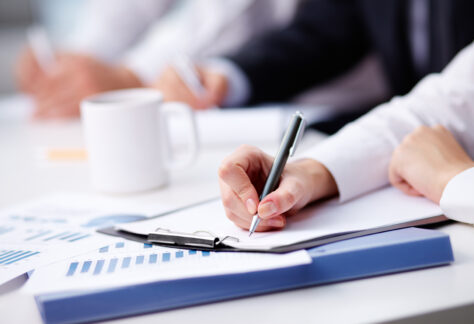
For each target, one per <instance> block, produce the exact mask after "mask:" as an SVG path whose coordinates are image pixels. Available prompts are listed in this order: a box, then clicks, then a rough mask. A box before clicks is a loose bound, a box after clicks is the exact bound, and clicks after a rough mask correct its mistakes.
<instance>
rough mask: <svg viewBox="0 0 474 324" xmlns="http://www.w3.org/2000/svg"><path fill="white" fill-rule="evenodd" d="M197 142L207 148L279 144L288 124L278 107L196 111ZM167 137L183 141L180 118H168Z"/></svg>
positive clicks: (174, 141) (177, 142) (178, 142)
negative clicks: (223, 145)
mask: <svg viewBox="0 0 474 324" xmlns="http://www.w3.org/2000/svg"><path fill="white" fill-rule="evenodd" d="M195 116H196V124H197V131H198V136H199V141H200V143H201V144H202V145H205V146H206V147H210V146H211V147H212V146H214V145H222V144H225V145H226V146H227V147H228V146H229V145H232V144H235V145H240V144H249V145H258V144H278V142H279V141H280V140H281V136H282V134H283V132H284V130H285V127H286V125H285V123H286V122H287V120H285V119H286V115H285V114H284V111H283V110H282V109H280V108H242V109H210V110H205V111H197V112H195ZM170 122H171V124H170V127H168V129H169V131H170V133H171V134H170V138H171V140H172V142H173V143H175V144H178V145H179V144H182V143H184V142H185V138H184V134H185V133H186V132H185V131H184V130H183V129H182V128H183V127H182V125H180V120H179V118H176V119H173V118H172V119H171V120H170Z"/></svg>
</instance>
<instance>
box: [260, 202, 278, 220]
mask: <svg viewBox="0 0 474 324" xmlns="http://www.w3.org/2000/svg"><path fill="white" fill-rule="evenodd" d="M276 212H277V208H276V206H275V204H274V203H272V202H271V201H269V202H266V203H264V204H263V205H260V206H259V208H258V215H259V216H260V217H262V218H266V217H270V216H272V215H273V214H275V213H276Z"/></svg>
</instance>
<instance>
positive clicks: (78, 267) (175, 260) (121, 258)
mask: <svg viewBox="0 0 474 324" xmlns="http://www.w3.org/2000/svg"><path fill="white" fill-rule="evenodd" d="M310 262H311V258H310V256H309V255H308V253H307V252H306V251H305V250H301V251H298V252H293V253H287V254H262V253H235V252H208V251H196V250H180V249H173V248H164V247H159V246H156V245H151V244H141V243H137V242H133V241H118V242H115V243H114V244H109V245H105V246H103V247H100V248H98V249H97V250H96V251H95V252H93V253H87V254H85V255H81V256H76V257H74V258H71V259H68V260H67V261H61V262H58V263H55V264H51V265H48V266H46V267H42V268H39V269H37V270H35V272H34V273H33V275H32V276H31V278H30V279H29V280H28V282H27V283H26V285H25V286H24V287H23V292H25V293H32V294H40V293H47V292H54V291H73V290H84V289H101V288H109V287H116V286H126V285H134V284H140V283H146V282H156V281H162V280H173V279H185V278H191V277H193V278H194V277H204V276H215V275H225V274H232V273H243V272H251V271H261V270H267V269H273V268H283V267H290V266H296V265H300V264H307V263H310Z"/></svg>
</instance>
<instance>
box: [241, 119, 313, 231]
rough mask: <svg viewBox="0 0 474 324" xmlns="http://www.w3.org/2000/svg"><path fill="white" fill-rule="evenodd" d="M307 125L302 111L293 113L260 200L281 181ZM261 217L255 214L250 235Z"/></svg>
mask: <svg viewBox="0 0 474 324" xmlns="http://www.w3.org/2000/svg"><path fill="white" fill-rule="evenodd" d="M304 127H305V119H304V116H303V114H302V113H301V112H299V111H297V112H296V113H294V114H293V117H292V118H291V121H290V124H289V125H288V128H287V130H286V132H285V135H284V136H283V140H282V141H281V144H280V149H279V150H278V153H277V155H276V157H275V160H274V161H273V164H272V168H271V169H270V173H269V174H268V178H267V181H266V182H265V186H264V187H263V191H262V193H261V195H260V201H262V199H263V198H265V196H266V195H268V194H269V193H270V192H272V191H274V190H275V189H276V188H277V187H278V183H279V182H280V176H281V173H282V172H283V169H284V168H285V164H286V161H287V160H288V157H290V156H293V154H295V150H296V146H297V145H298V143H299V141H300V140H301V137H302V136H303V131H304ZM260 220H261V218H260V217H258V214H256V215H255V216H253V218H252V224H251V225H250V230H249V232H250V233H249V236H250V235H252V234H253V232H255V229H256V228H257V226H258V224H259V223H260Z"/></svg>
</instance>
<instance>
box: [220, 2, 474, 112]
mask: <svg viewBox="0 0 474 324" xmlns="http://www.w3.org/2000/svg"><path fill="white" fill-rule="evenodd" d="M408 1H410V0H308V1H307V2H305V3H304V4H303V5H302V6H301V7H300V8H299V10H298V12H297V14H296V16H295V18H294V20H293V21H292V23H291V24H290V25H289V26H288V27H286V28H284V29H282V30H276V31H272V32H270V33H269V34H266V35H264V36H263V37H261V38H257V39H254V40H252V41H250V42H249V43H247V44H246V45H245V46H244V47H243V48H241V49H240V50H239V51H238V53H236V54H234V55H230V56H229V59H231V60H232V61H234V62H235V63H236V64H237V65H238V66H240V68H242V70H243V71H244V72H245V73H246V75H247V76H248V78H249V81H250V83H251V87H252V95H251V98H250V101H249V102H248V103H249V104H255V103H259V102H265V101H281V100H286V99H289V98H291V97H292V96H294V95H296V94H298V93H300V92H302V91H303V90H306V89H308V88H310V87H312V86H314V85H317V84H319V83H322V82H326V81H328V80H330V79H331V78H334V77H336V76H339V75H340V74H342V73H343V72H346V71H347V70H348V69H349V68H351V67H353V66H355V65H356V64H357V63H358V62H359V61H360V60H361V59H362V58H363V57H364V56H366V55H367V54H368V53H370V52H374V51H375V52H376V54H378V56H379V57H380V58H381V60H382V64H383V67H384V70H385V73H386V76H387V78H388V81H389V85H390V88H391V91H392V95H400V94H405V93H406V92H408V91H409V90H410V89H411V88H412V87H413V86H414V85H415V84H416V82H417V81H418V80H419V79H420V78H421V77H423V75H417V73H416V72H415V69H414V66H413V59H412V55H411V50H410V43H409V38H408V37H409V32H410V31H409V30H408V22H407V20H408V10H409V8H410V6H409V5H408V4H409V3H408ZM429 1H430V3H429V4H430V6H429V7H430V12H429V15H430V26H429V37H430V48H429V52H430V60H429V62H428V69H427V71H426V72H427V73H431V72H439V71H441V70H442V68H443V67H444V66H445V65H446V64H447V63H448V62H449V61H450V60H451V59H452V58H453V57H454V55H455V54H456V53H457V52H458V51H459V50H461V49H462V48H463V47H465V46H467V45H468V44H469V43H470V42H472V41H473V40H474V1H472V0H429Z"/></svg>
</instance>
